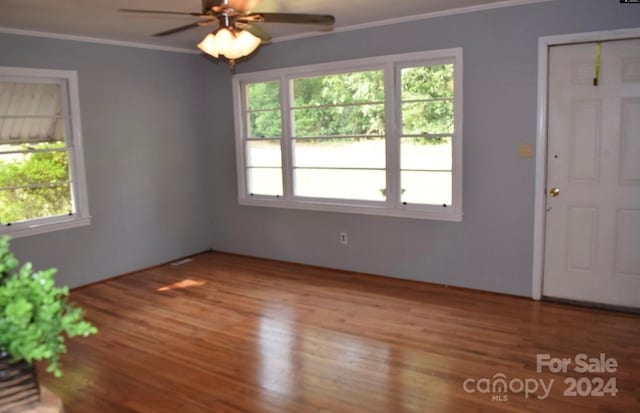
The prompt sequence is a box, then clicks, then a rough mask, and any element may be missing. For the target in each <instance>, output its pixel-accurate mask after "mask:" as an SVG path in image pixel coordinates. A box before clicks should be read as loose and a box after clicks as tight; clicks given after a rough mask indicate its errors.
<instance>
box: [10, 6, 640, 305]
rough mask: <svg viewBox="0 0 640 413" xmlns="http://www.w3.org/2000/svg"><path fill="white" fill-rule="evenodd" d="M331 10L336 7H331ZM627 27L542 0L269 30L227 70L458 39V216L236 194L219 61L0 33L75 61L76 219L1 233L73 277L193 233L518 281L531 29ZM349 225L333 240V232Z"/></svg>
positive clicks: (286, 256)
mask: <svg viewBox="0 0 640 413" xmlns="http://www.w3.org/2000/svg"><path fill="white" fill-rule="evenodd" d="M339 17H340V16H338V18H339ZM634 26H635V27H638V26H640V6H637V5H620V4H619V2H618V1H617V0H556V1H553V2H549V3H540V4H534V5H528V6H519V7H509V8H502V9H494V10H489V11H484V12H478V13H470V14H459V15H453V16H447V17H440V18H435V19H428V20H423V21H417V22H411V23H405V24H402V25H393V26H381V27H378V28H374V29H367V30H360V31H351V32H343V33H334V34H330V35H325V36H320V37H315V38H307V39H300V40H296V41H289V42H283V43H276V44H272V45H269V46H266V47H264V48H262V49H261V50H259V52H258V54H257V55H256V56H255V57H254V58H252V59H251V61H249V62H245V63H242V64H240V65H239V66H238V69H239V71H241V72H249V71H255V70H262V69H269V68H276V67H286V66H292V65H302V64H310V63H316V62H326V61H334V60H344V59H352V58H359V57H367V56H375V55H384V54H395V53H402V52H413V51H421V50H433V49H442V48H450V47H463V49H464V134H465V135H464V212H465V215H464V220H463V222H461V223H450V222H439V221H427V220H414V219H399V218H386V217H376V216H364V215H353V214H338V213H322V212H311V211H298V210H283V209H270V208H258V207H241V206H239V205H238V203H237V189H236V170H235V149H234V138H233V136H234V132H233V113H232V107H231V75H230V74H229V72H228V70H227V69H226V67H225V66H224V65H222V64H218V65H216V64H213V63H211V62H209V61H206V60H204V59H202V58H200V57H199V56H195V55H194V56H192V55H185V54H177V53H168V52H160V51H151V50H142V49H132V48H124V47H116V46H105V45H96V44H87V43H79V42H70V41H69V42H67V41H60V40H45V39H37V38H30V37H20V36H12V35H2V34H0V65H11V66H28V67H45V68H55V69H71V70H77V71H78V72H79V79H80V103H81V110H82V122H83V137H84V144H85V160H86V163H87V178H88V185H89V202H90V206H91V214H92V216H93V222H92V224H91V226H89V227H84V228H79V229H73V230H68V231H59V232H54V233H50V234H45V235H37V236H32V237H27V238H20V239H17V240H15V241H14V242H13V245H14V247H15V249H16V251H17V253H18V256H19V257H20V258H23V259H29V260H32V261H34V263H35V264H36V266H39V267H48V266H57V267H59V268H60V269H61V273H60V276H59V280H60V281H61V282H62V283H67V284H71V285H80V284H84V283H88V282H91V281H95V280H99V279H101V278H105V277H109V276H113V275H117V274H121V273H124V272H127V271H131V270H134V269H137V268H142V267H146V266H149V265H154V264H157V263H161V262H164V261H168V260H171V259H173V258H176V257H179V256H183V255H187V254H191V253H195V252H198V251H201V250H205V249H208V248H209V247H212V248H214V249H215V250H220V251H229V252H235V253H241V254H249V255H255V256H261V257H269V258H274V259H282V260H288V261H295V262H302V263H308V264H314V265H321V266H327V267H334V268H343V269H349V270H355V271H363V272H368V273H373V274H383V275H390V276H394V277H401V278H408V279H416V280H424V281H432V282H437V283H443V284H450V285H459V286H464V287H471V288H478V289H483V290H492V291H499V292H506V293H510V294H519V295H530V293H531V263H532V248H533V185H534V161H533V160H532V159H520V158H518V157H517V149H518V145H519V144H521V143H529V144H534V143H535V131H536V129H535V126H536V88H537V83H536V82H537V52H538V49H537V41H538V37H540V36H547V35H554V34H565V33H575V32H587V31H596V30H606V29H613V28H626V27H634ZM341 231H347V232H348V233H349V245H347V246H343V245H340V244H339V242H338V234H339V233H340V232H341Z"/></svg>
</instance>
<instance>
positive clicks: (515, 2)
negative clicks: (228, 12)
mask: <svg viewBox="0 0 640 413" xmlns="http://www.w3.org/2000/svg"><path fill="white" fill-rule="evenodd" d="M550 1H555V0H504V1H499V2H495V3H488V4H479V5H476V6H467V7H459V8H457V9H449V10H442V11H434V12H431V13H422V14H414V15H413V16H405V17H396V18H392V19H384V20H378V21H375V22H367V23H362V24H354V25H351V26H344V27H338V28H336V29H333V30H331V31H327V32H310V33H301V34H293V35H290V36H282V37H276V38H274V39H273V40H271V41H272V42H273V43H279V42H286V41H289V40H296V39H303V38H307V37H316V36H324V35H327V34H333V33H343V32H350V31H354V30H363V29H370V28H374V27H380V26H390V25H393V24H400V23H409V22H413V21H417V20H426V19H434V18H436V17H443V16H451V15H454V14H463V13H473V12H478V11H484V10H493V9H499V8H503V7H513V6H523V5H527V4H535V3H546V2H550Z"/></svg>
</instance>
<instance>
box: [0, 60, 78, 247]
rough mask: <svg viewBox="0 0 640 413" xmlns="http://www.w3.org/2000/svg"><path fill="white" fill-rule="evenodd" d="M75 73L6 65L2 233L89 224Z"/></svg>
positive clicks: (0, 131) (1, 84)
mask: <svg viewBox="0 0 640 413" xmlns="http://www.w3.org/2000/svg"><path fill="white" fill-rule="evenodd" d="M79 133H80V119H79V110H78V101H77V78H76V74H75V72H69V71H55V70H39V69H24V68H10V67H0V234H1V233H8V234H11V235H13V236H23V235H30V234H35V233H41V232H47V231H50V230H55V229H61V228H69V227H73V226H77V225H85V224H87V223H88V219H89V216H88V206H87V201H86V187H85V184H84V182H85V181H84V163H83V160H82V151H81V140H80V136H79Z"/></svg>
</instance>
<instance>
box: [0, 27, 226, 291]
mask: <svg viewBox="0 0 640 413" xmlns="http://www.w3.org/2000/svg"><path fill="white" fill-rule="evenodd" d="M0 65H5V66H22V67H34V68H50V69H64V70H76V71H78V78H79V89H80V110H81V117H82V132H83V143H84V153H85V163H86V173H87V186H88V193H89V206H90V213H91V215H92V222H91V225H90V226H87V227H81V228H77V229H71V230H63V231H56V232H52V233H48V234H44V235H36V236H30V237H24V238H18V239H15V240H13V242H12V246H13V248H14V250H15V252H16V254H17V255H18V257H19V258H20V259H21V260H29V261H32V262H33V263H34V266H35V267H36V268H48V267H51V266H55V267H58V268H59V270H60V272H59V275H58V278H57V279H58V282H60V283H61V284H69V285H71V286H77V285H81V284H86V283H89V282H92V281H96V280H100V279H103V278H105V277H110V276H114V275H118V274H122V273H125V272H129V271H132V270H136V269H140V268H144V267H148V266H152V265H155V264H159V263H162V262H166V261H169V260H172V259H174V258H177V257H181V256H185V255H189V254H193V253H196V252H200V251H203V250H207V249H209V248H210V247H211V242H210V238H211V234H210V231H209V229H210V226H211V220H212V215H211V208H210V199H211V198H210V197H209V195H208V194H209V193H210V189H209V188H210V186H209V180H208V165H209V163H210V162H211V158H212V157H213V155H211V154H208V153H206V152H205V151H203V147H204V146H205V141H206V140H207V139H208V131H209V124H208V121H207V119H206V118H205V116H204V111H205V109H204V103H205V98H204V93H203V87H202V85H203V83H204V79H205V76H210V75H211V71H210V68H209V67H208V65H205V64H204V62H203V59H202V58H201V57H200V56H198V55H190V54H184V53H170V52H162V51H153V50H146V49H138V48H128V47H119V46H107V45H100V44H91V43H82V42H75V41H62V40H48V39H42V38H36V37H22V36H13V35H5V34H0ZM220 70H221V71H222V72H223V73H226V72H224V71H223V70H222V69H220Z"/></svg>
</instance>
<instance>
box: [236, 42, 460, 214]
mask: <svg viewBox="0 0 640 413" xmlns="http://www.w3.org/2000/svg"><path fill="white" fill-rule="evenodd" d="M233 93H234V114H235V129H236V155H237V169H238V197H239V203H240V204H241V205H254V206H267V207H280V208H297V209H311V210H321V211H334V212H348V213H362V214H374V215H388V216H398V217H411V218H424V219H438V220H448V221H461V220H462V49H460V48H456V49H446V50H437V51H426V52H418V53H408V54H401V55H392V56H379V57H373V58H366V59H357V60H349V61H341V62H331V63H323V64H317V65H310V66H300V67H292V68H283V69H276V70H269V71H261V72H253V73H245V74H238V75H235V76H234V78H233Z"/></svg>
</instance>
